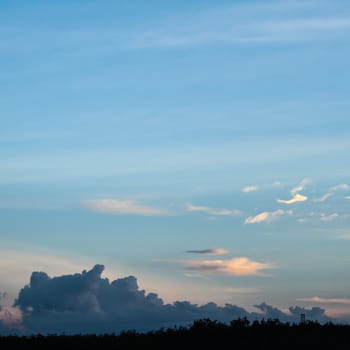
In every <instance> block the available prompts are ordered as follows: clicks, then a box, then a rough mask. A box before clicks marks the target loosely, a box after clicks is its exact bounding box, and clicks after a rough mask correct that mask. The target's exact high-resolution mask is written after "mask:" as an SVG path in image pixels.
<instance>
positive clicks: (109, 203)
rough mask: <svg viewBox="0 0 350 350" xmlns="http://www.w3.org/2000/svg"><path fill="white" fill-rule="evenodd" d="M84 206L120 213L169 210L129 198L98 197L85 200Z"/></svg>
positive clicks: (152, 214)
mask: <svg viewBox="0 0 350 350" xmlns="http://www.w3.org/2000/svg"><path fill="white" fill-rule="evenodd" d="M84 206H85V207H87V208H88V209H90V210H92V211H96V212H101V213H111V214H119V215H144V216H155V215H167V214H169V213H168V212H167V211H165V210H162V209H158V208H154V207H148V206H143V205H140V204H138V203H137V202H135V201H134V200H129V199H108V198H107V199H96V200H88V201H86V202H84Z"/></svg>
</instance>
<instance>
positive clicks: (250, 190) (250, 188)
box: [242, 186, 258, 193]
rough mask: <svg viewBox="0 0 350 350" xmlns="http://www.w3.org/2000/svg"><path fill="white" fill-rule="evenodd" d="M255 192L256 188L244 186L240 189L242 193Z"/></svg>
mask: <svg viewBox="0 0 350 350" xmlns="http://www.w3.org/2000/svg"><path fill="white" fill-rule="evenodd" d="M257 190H258V186H246V187H243V188H242V192H244V193H250V192H255V191H257Z"/></svg>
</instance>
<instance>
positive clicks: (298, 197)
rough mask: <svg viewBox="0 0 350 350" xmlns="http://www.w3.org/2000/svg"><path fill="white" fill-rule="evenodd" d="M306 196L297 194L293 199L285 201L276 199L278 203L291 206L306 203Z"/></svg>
mask: <svg viewBox="0 0 350 350" xmlns="http://www.w3.org/2000/svg"><path fill="white" fill-rule="evenodd" d="M307 199H308V198H307V196H303V195H301V194H299V193H297V194H295V195H294V197H293V198H291V199H288V200H285V199H276V201H277V202H278V203H283V204H293V203H297V202H305V201H307Z"/></svg>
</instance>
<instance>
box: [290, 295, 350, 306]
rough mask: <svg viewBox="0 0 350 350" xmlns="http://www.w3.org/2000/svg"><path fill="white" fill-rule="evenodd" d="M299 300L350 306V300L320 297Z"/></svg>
mask: <svg viewBox="0 0 350 350" xmlns="http://www.w3.org/2000/svg"><path fill="white" fill-rule="evenodd" d="M297 300H300V301H306V302H311V303H318V304H343V305H350V298H321V297H318V296H315V297H311V298H298V299H297Z"/></svg>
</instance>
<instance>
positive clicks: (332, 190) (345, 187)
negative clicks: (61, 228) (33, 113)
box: [313, 183, 350, 203]
mask: <svg viewBox="0 0 350 350" xmlns="http://www.w3.org/2000/svg"><path fill="white" fill-rule="evenodd" d="M349 190H350V186H349V185H348V184H345V183H342V184H338V185H336V186H332V187H330V188H329V189H328V192H327V193H325V194H324V195H323V196H321V197H318V198H314V200H313V201H314V202H315V203H321V202H324V201H326V200H327V199H328V198H329V197H331V196H333V195H334V194H335V193H336V192H341V191H349Z"/></svg>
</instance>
